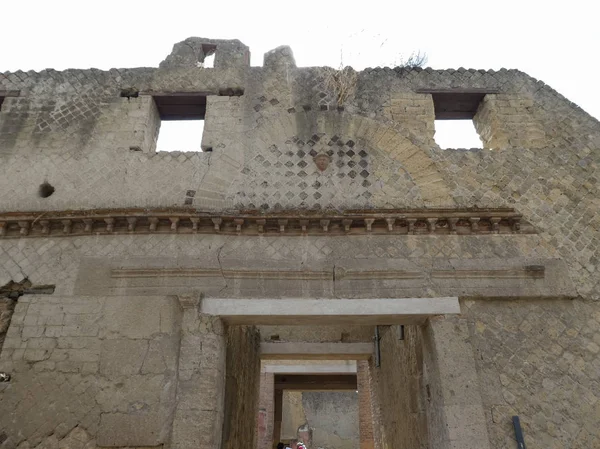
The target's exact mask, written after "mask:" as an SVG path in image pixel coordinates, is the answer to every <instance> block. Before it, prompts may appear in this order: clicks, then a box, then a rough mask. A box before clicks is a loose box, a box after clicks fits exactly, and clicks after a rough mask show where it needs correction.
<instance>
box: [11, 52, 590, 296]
mask: <svg viewBox="0 0 600 449" xmlns="http://www.w3.org/2000/svg"><path fill="white" fill-rule="evenodd" d="M282 58H283V59H282ZM286 58H287V59H286ZM267 62H268V64H267V65H266V66H265V67H263V68H248V67H244V66H243V65H242V66H240V65H237V66H236V68H235V69H234V68H228V69H201V68H197V67H178V68H177V69H176V70H175V69H173V68H171V69H170V68H168V67H163V68H161V69H120V70H116V69H114V70H111V71H106V72H103V71H98V70H70V71H64V72H56V71H52V70H48V71H44V72H40V73H34V72H28V73H24V72H17V73H14V74H12V73H10V74H3V75H2V77H1V81H0V84H1V86H2V87H1V88H0V89H2V90H4V91H9V92H15V91H18V92H20V93H19V96H17V97H12V96H7V97H6V99H5V101H4V103H3V105H2V112H1V117H0V142H1V144H0V154H2V156H0V157H2V159H3V163H2V170H3V176H2V177H1V178H0V179H2V181H0V182H2V185H1V187H2V188H1V189H0V192H2V193H0V195H1V196H0V200H1V201H0V207H1V208H2V210H4V211H16V210H60V209H72V208H74V209H80V208H101V207H153V206H155V207H170V206H173V205H182V206H183V205H187V206H193V207H195V208H200V209H215V210H223V209H231V208H241V209H258V210H274V209H337V210H342V209H351V208H352V209H357V208H373V207H378V208H381V207H385V208H403V207H431V206H445V207H472V206H478V207H480V208H481V207H499V206H508V207H515V208H516V209H517V211H518V212H520V213H522V214H523V215H524V218H525V219H526V220H528V221H529V222H531V223H533V224H534V226H535V227H536V229H538V230H539V231H541V233H542V234H541V235H542V237H543V240H544V242H546V243H547V244H549V245H550V246H552V247H553V248H556V250H557V251H558V255H559V257H561V258H563V259H564V260H566V261H568V263H569V266H570V270H571V276H572V277H573V279H574V280H576V281H577V284H578V286H577V289H578V293H579V294H581V295H583V296H586V297H591V298H596V297H597V295H598V294H597V291H598V287H597V282H598V280H597V276H595V273H596V267H597V263H598V251H599V249H598V245H597V243H596V240H597V237H596V232H597V229H598V220H599V219H600V218H599V216H598V212H597V211H598V207H599V205H598V197H599V196H600V195H599V192H598V185H600V182H598V181H599V180H598V174H597V160H598V151H600V150H599V147H600V143H599V141H600V133H599V125H598V122H597V121H595V120H594V119H593V118H591V117H589V116H587V115H586V114H585V113H583V112H582V111H581V110H579V109H577V108H576V107H575V106H574V105H572V104H570V103H569V102H568V101H567V100H565V99H564V98H562V97H561V96H560V95H558V94H557V93H556V92H554V91H552V89H550V88H549V87H548V86H545V85H543V83H540V82H537V81H536V80H534V79H532V78H530V77H528V76H526V75H525V74H523V73H521V72H518V71H505V70H504V71H499V72H493V71H474V70H469V71H464V70H459V71H433V70H430V69H427V70H391V69H385V70H383V69H382V70H370V71H368V70H367V71H364V72H361V73H360V74H359V75H358V78H357V83H356V89H355V91H354V93H353V94H352V95H351V96H350V97H349V98H348V100H347V102H346V103H345V104H344V105H343V108H342V109H343V110H342V109H338V108H337V105H336V102H335V101H334V97H335V95H333V93H332V92H331V91H330V89H328V88H327V87H326V86H325V85H324V84H323V83H322V82H320V80H321V79H322V74H321V72H320V71H319V70H318V69H314V68H311V69H308V68H307V69H302V68H295V66H294V64H293V58H292V59H290V58H289V55H288V56H285V55H283V54H282V55H280V56H277V54H275V56H271V57H269V58H267ZM283 62H285V64H283ZM280 63H281V64H280ZM131 87H135V88H136V89H137V90H138V91H140V92H141V93H142V94H141V95H140V96H139V97H137V98H133V97H132V98H121V97H119V93H120V90H121V89H125V88H131ZM450 87H452V88H455V89H459V88H460V89H467V90H468V89H493V90H494V91H496V92H497V93H495V94H489V95H488V96H487V97H486V98H485V99H484V102H483V104H482V106H481V108H480V111H479V113H478V116H477V117H476V120H475V121H476V123H477V126H478V129H479V130H480V132H481V135H482V138H483V139H484V141H485V142H486V147H490V148H494V149H495V150H496V151H493V152H490V151H485V150H482V151H456V150H451V151H441V150H439V148H438V147H437V146H436V145H435V142H434V141H433V128H432V123H433V114H432V102H431V98H430V97H431V96H430V95H429V94H423V93H417V92H416V91H418V90H419V89H422V88H429V89H435V88H437V89H447V88H450ZM232 88H236V89H243V91H244V94H243V95H242V96H227V94H228V93H229V91H228V89H232ZM182 91H184V92H208V93H209V96H208V108H207V116H206V133H205V136H204V142H203V146H204V147H205V148H208V147H210V148H213V152H212V153H185V154H180V153H153V142H154V138H155V136H156V126H157V124H156V117H155V116H156V113H155V106H154V104H153V101H152V99H151V95H152V93H153V92H182ZM219 92H221V93H222V95H219ZM144 93H145V94H144ZM132 149H133V150H132ZM137 149H140V150H141V151H137ZM316 153H325V154H327V155H329V158H330V164H329V167H328V168H327V170H325V171H324V172H321V171H319V170H318V169H317V167H316V165H315V164H314V162H313V155H314V154H316ZM82 174H83V175H82ZM44 181H48V182H50V183H51V184H52V185H53V186H54V187H55V188H56V191H55V193H54V194H53V195H52V196H51V197H48V198H40V197H39V196H38V187H39V186H40V184H42V183H43V182H44ZM123 192H126V194H125V195H124V194H123ZM188 192H193V193H191V195H192V196H189V195H187V193H188Z"/></svg>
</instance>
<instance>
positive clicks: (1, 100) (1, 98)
mask: <svg viewBox="0 0 600 449" xmlns="http://www.w3.org/2000/svg"><path fill="white" fill-rule="evenodd" d="M4 98H6V97H2V96H0V109H2V103H4Z"/></svg>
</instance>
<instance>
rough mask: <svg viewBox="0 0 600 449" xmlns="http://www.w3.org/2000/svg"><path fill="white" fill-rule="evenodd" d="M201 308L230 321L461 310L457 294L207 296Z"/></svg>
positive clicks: (397, 316) (414, 315)
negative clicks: (283, 297)
mask: <svg viewBox="0 0 600 449" xmlns="http://www.w3.org/2000/svg"><path fill="white" fill-rule="evenodd" d="M200 311H201V313H203V314H207V315H218V316H220V317H221V318H222V319H223V320H225V321H226V322H228V323H229V324H245V325H270V324H272V325H275V324H278V325H294V324H296V325H299V324H301V325H321V324H360V325H378V324H380V325H387V324H421V323H423V322H424V321H425V320H426V319H427V317H429V316H434V315H446V314H457V313H460V305H459V303H458V298H457V297H444V298H370V299H225V298H204V299H203V300H202V303H201V306H200Z"/></svg>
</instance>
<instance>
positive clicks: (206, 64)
mask: <svg viewBox="0 0 600 449" xmlns="http://www.w3.org/2000/svg"><path fill="white" fill-rule="evenodd" d="M202 54H203V55H204V56H203V59H202V61H199V62H198V67H203V68H205V69H214V68H215V55H216V54H217V46H216V45H210V44H203V45H202Z"/></svg>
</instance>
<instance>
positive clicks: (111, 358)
mask: <svg viewBox="0 0 600 449" xmlns="http://www.w3.org/2000/svg"><path fill="white" fill-rule="evenodd" d="M70 351H73V350H70ZM147 353H148V340H127V339H112V340H104V341H103V342H102V348H101V350H100V373H101V374H102V375H103V376H106V377H108V378H115V377H120V376H130V375H133V374H138V373H140V371H141V369H142V365H143V364H144V359H145V357H146V355H147ZM85 361H86V362H88V361H92V362H93V361H94V360H85Z"/></svg>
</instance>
